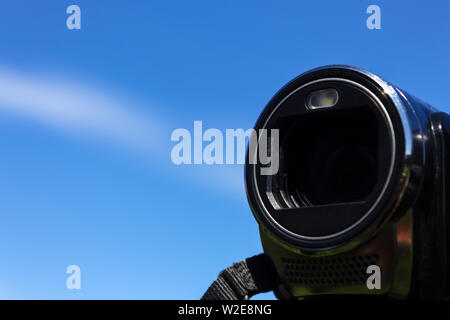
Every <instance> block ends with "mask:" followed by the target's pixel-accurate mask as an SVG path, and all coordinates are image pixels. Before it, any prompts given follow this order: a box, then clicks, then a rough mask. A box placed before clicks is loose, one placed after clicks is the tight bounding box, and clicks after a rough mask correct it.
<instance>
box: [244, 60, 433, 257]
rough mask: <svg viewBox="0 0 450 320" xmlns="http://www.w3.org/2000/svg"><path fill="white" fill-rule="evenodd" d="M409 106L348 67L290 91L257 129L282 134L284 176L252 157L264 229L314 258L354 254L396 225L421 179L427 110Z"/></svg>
mask: <svg viewBox="0 0 450 320" xmlns="http://www.w3.org/2000/svg"><path fill="white" fill-rule="evenodd" d="M411 99H412V98H411ZM411 99H408V98H407V96H406V95H405V94H404V93H403V92H402V91H400V90H399V89H398V88H396V87H394V86H392V85H390V84H388V83H387V82H385V81H383V80H381V79H380V78H379V77H377V76H375V75H374V74H372V73H370V72H368V71H365V70H362V69H359V68H356V67H351V66H340V65H333V66H326V67H322V68H318V69H314V70H312V71H309V72H307V73H305V74H303V75H301V76H299V77H297V78H295V79H294V80H293V81H291V82H290V83H288V84H287V85H286V86H284V87H283V88H282V89H281V90H280V91H279V92H278V93H277V94H276V95H275V96H274V97H273V98H272V99H271V101H270V102H269V103H268V105H267V106H266V107H265V109H264V111H263V112H262V114H261V115H260V117H259V119H258V121H257V123H256V125H255V130H256V132H261V131H260V130H261V129H266V130H267V132H268V134H269V135H270V133H271V132H272V130H273V129H277V130H278V132H279V150H278V154H277V156H278V157H279V168H278V171H277V172H276V173H275V174H272V175H262V174H261V173H260V172H261V170H260V169H261V168H264V167H265V165H264V164H261V163H259V162H258V161H257V153H256V152H254V151H252V150H250V151H249V152H248V153H247V164H246V173H245V177H246V187H247V195H248V199H249V203H250V206H251V208H252V211H253V213H254V216H255V218H256V219H257V221H258V222H259V224H260V226H261V227H262V228H264V229H265V230H267V231H268V232H269V233H270V234H272V236H274V237H276V238H277V239H280V240H281V241H282V242H285V243H286V244H288V245H289V246H292V247H295V248H298V249H300V250H302V251H303V252H311V253H315V252H318V251H324V250H335V251H339V250H344V249H345V248H348V247H349V246H355V245H356V244H357V243H359V242H362V241H365V239H368V238H369V237H370V236H372V235H373V234H374V233H376V232H377V231H378V230H380V228H381V227H382V226H383V225H384V224H386V223H387V222H388V221H390V220H393V219H395V213H396V212H398V210H396V209H398V208H401V207H402V206H407V204H408V203H410V202H411V201H413V199H414V198H415V197H417V193H416V191H417V186H418V185H420V184H421V181H422V179H423V175H422V171H421V168H422V167H423V166H424V161H425V160H424V157H425V144H424V139H423V137H424V136H425V135H426V132H425V129H424V127H425V126H426V123H424V120H423V119H425V118H426V112H427V106H425V107H423V108H420V110H419V111H417V110H415V108H413V107H412V104H411V102H410V101H411ZM260 138H261V137H260ZM269 141H270V139H269ZM264 143H267V141H262V140H261V139H259V140H258V146H259V147H261V145H262V144H264ZM272 156H274V155H272Z"/></svg>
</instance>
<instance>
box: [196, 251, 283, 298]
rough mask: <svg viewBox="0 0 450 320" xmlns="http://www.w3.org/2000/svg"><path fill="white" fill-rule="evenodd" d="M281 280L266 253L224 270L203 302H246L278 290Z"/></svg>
mask: <svg viewBox="0 0 450 320" xmlns="http://www.w3.org/2000/svg"><path fill="white" fill-rule="evenodd" d="M279 283H280V279H279V277H278V274H277V271H276V269H275V266H274V265H273V263H272V260H271V259H270V258H269V257H268V256H267V255H265V254H264V253H262V254H260V255H257V256H253V257H251V258H248V259H245V260H243V261H241V262H238V263H233V265H232V266H231V267H228V268H226V269H225V270H223V271H222V272H221V273H220V274H219V277H218V278H217V279H216V280H215V281H214V282H213V283H212V284H211V286H210V287H209V288H208V290H207V291H206V292H205V294H204V295H203V297H202V298H201V300H244V299H249V298H250V297H252V296H253V295H255V294H258V293H262V292H267V291H271V290H274V289H276V287H277V286H278V284H279Z"/></svg>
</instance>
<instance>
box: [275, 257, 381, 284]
mask: <svg viewBox="0 0 450 320" xmlns="http://www.w3.org/2000/svg"><path fill="white" fill-rule="evenodd" d="M378 260H379V257H378V255H377V254H368V255H358V256H350V257H334V258H314V259H312V258H282V259H281V262H282V263H283V266H284V275H285V278H286V280H287V281H288V283H291V284H297V285H305V286H308V287H316V286H329V285H346V286H348V285H356V284H364V283H365V282H366V280H367V277H368V274H367V273H366V270H367V267H368V266H370V265H378Z"/></svg>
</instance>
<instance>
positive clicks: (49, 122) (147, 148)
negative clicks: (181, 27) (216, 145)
mask: <svg viewBox="0 0 450 320" xmlns="http://www.w3.org/2000/svg"><path fill="white" fill-rule="evenodd" d="M129 100H130V99H129V98H127V99H124V98H121V96H119V95H118V94H117V93H115V92H111V90H105V89H103V90H102V89H99V86H98V85H92V84H87V83H83V84H81V83H79V82H74V81H70V80H68V79H66V78H63V77H56V78H55V77H47V76H44V75H42V74H24V73H19V72H16V71H12V70H10V69H5V68H2V67H0V112H5V113H10V114H13V115H16V116H21V117H25V118H28V119H33V120H35V121H37V122H39V123H41V124H43V125H46V126H52V127H54V128H55V129H57V130H58V132H59V131H62V132H69V133H75V134H80V135H84V136H87V137H88V138H89V139H91V138H95V139H98V138H100V139H103V140H107V141H108V142H110V143H112V144H117V145H120V147H125V148H127V149H128V150H130V151H133V152H137V153H139V154H140V155H141V156H144V157H146V160H147V162H148V163H149V165H152V166H154V165H157V166H161V165H163V166H164V164H165V168H166V170H167V171H170V168H171V167H172V166H173V164H172V163H171V162H170V147H169V143H170V141H169V139H170V131H171V130H170V129H168V128H171V126H170V124H168V123H167V121H163V120H162V117H158V116H157V115H155V114H151V113H150V110H151V108H142V106H141V107H138V106H137V105H136V104H135V103H131V102H130V101H129ZM144 110H147V111H144ZM172 168H173V167H172ZM199 169H200V170H199ZM180 172H182V173H181V176H183V175H184V177H185V178H186V179H189V180H192V181H195V182H203V184H204V185H206V186H207V187H210V186H211V184H212V183H213V184H214V186H215V189H217V190H222V191H227V192H230V191H231V193H234V194H240V195H242V194H243V175H242V169H241V168H237V167H225V166H221V167H220V168H215V170H213V171H211V170H203V171H202V170H201V168H189V169H188V168H186V170H182V171H180V170H176V175H180Z"/></svg>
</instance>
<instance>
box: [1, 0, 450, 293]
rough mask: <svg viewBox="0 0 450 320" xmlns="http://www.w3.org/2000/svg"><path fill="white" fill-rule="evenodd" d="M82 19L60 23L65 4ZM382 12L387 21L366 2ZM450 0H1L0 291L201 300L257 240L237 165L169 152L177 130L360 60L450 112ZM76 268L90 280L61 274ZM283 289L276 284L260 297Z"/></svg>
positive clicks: (235, 114)
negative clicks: (316, 71) (77, 281)
mask: <svg viewBox="0 0 450 320" xmlns="http://www.w3.org/2000/svg"><path fill="white" fill-rule="evenodd" d="M71 4H76V5H78V6H80V8H81V21H82V22H81V23H82V28H81V30H68V29H67V28H66V18H67V17H68V15H67V14H66V8H67V6H69V5H71ZM371 4H377V5H378V6H380V8H381V26H382V28H381V30H368V29H367V28H366V19H367V17H368V15H367V14H366V8H367V7H368V6H369V5H371ZM449 11H450V3H449V2H448V1H445V0H442V1H433V2H432V3H431V2H424V1H360V0H355V1H245V3H244V2H243V1H189V2H187V1H132V2H131V1H114V2H112V1H82V0H76V1H62V0H54V1H33V2H30V1H21V0H15V1H3V2H2V4H1V5H0V145H1V148H2V156H1V157H0V194H1V196H0V216H1V222H0V260H1V261H2V263H1V264H0V298H13V299H14V298H18V299H33V298H37V299H49V298H56V299H94V298H101V299H110V298H111V299H127V298H129V299H197V298H199V297H200V296H201V295H202V294H203V292H204V291H205V290H206V288H207V287H208V286H209V284H210V283H211V282H212V281H213V280H214V279H215V278H216V276H217V274H218V272H219V271H220V270H221V269H223V268H225V267H227V266H228V265H229V264H231V263H232V262H236V261H240V260H242V259H244V258H246V257H248V256H251V255H254V254H257V253H260V252H261V250H262V248H261V245H260V243H259V235H258V230H257V224H256V222H255V221H254V219H253V217H252V214H251V212H250V210H249V208H248V205H247V201H246V197H245V191H244V180H243V168H242V167H241V166H240V165H227V166H220V165H215V166H208V165H200V166H186V165H185V166H175V165H174V164H173V163H172V162H171V160H170V151H171V148H172V147H173V145H174V143H173V142H171V141H170V134H171V132H172V131H173V130H174V129H176V128H187V129H192V128H193V121H194V120H202V121H203V126H204V128H205V129H206V128H219V129H225V128H250V127H251V126H252V125H253V124H254V122H255V120H256V118H257V116H258V115H259V113H260V111H261V110H262V108H263V107H264V105H265V104H266V103H267V102H268V100H269V99H270V97H271V96H272V95H273V94H274V93H275V92H276V91H277V90H278V89H279V88H280V87H281V86H282V85H283V84H285V83H286V82H287V81H289V80H290V79H292V78H293V77H295V76H297V75H298V74H300V73H302V72H304V71H307V70H309V69H311V68H314V67H318V66H322V65H326V64H334V63H339V64H352V65H356V66H359V67H363V68H366V69H368V70H371V71H373V72H374V73H376V74H378V75H379V76H381V77H383V78H385V79H386V80H388V81H390V82H392V83H394V84H396V85H398V86H399V87H401V88H403V89H405V90H406V91H408V92H410V93H412V94H414V95H416V96H418V97H420V98H422V99H423V100H425V101H427V102H429V103H430V104H432V105H434V106H435V107H437V108H440V109H442V110H444V111H447V112H450V103H449V99H448V98H447V94H448V92H449V89H450V88H449V81H448V79H447V75H449V74H450V62H449V61H450V59H449V56H448V52H450V41H449V35H450V22H449V20H448V13H449ZM71 264H76V265H79V266H80V268H81V273H82V289H81V290H68V289H67V288H66V277H67V275H66V273H65V271H66V267H67V266H68V265H71ZM261 297H262V298H271V297H272V295H271V294H266V295H262V296H261Z"/></svg>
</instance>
